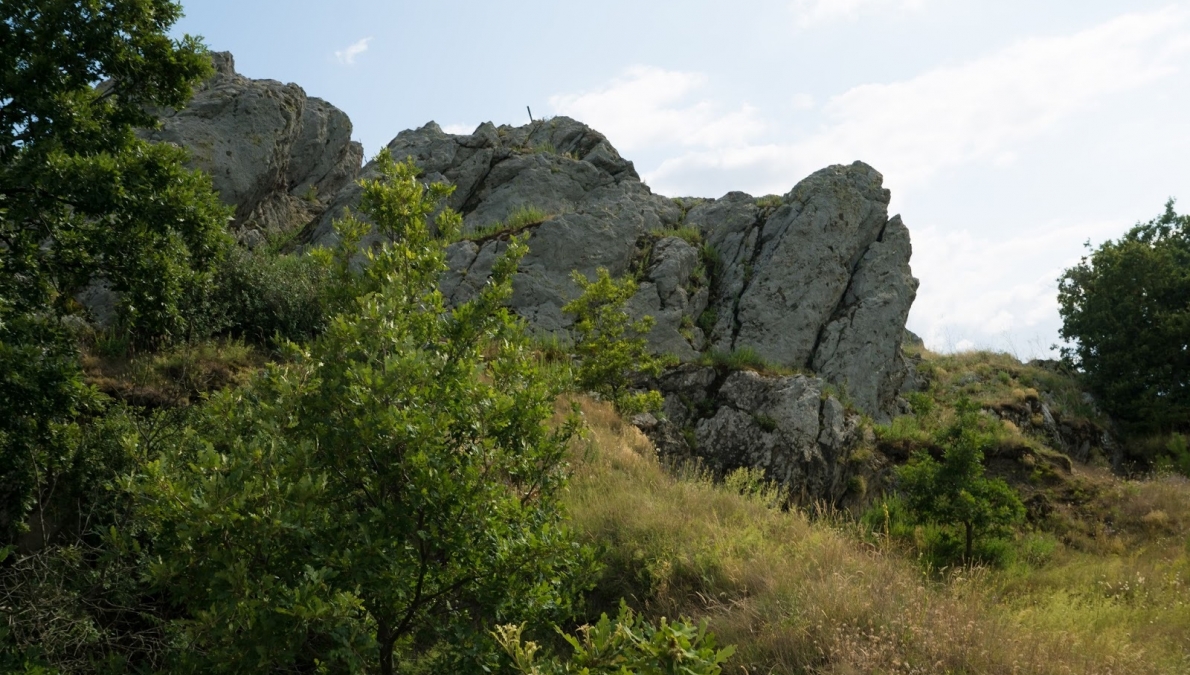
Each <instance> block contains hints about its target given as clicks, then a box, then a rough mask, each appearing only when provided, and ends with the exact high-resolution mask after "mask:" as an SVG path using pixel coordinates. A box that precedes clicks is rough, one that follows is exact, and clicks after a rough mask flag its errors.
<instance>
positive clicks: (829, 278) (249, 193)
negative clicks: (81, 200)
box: [154, 54, 917, 420]
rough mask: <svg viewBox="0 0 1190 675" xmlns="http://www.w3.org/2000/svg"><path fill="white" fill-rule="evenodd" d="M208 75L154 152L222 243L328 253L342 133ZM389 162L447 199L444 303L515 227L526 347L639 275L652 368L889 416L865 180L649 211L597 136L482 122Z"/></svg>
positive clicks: (889, 368) (635, 303)
mask: <svg viewBox="0 0 1190 675" xmlns="http://www.w3.org/2000/svg"><path fill="white" fill-rule="evenodd" d="M214 61H215V66H216V71H217V73H216V75H215V76H213V77H212V78H211V79H210V80H209V81H208V82H207V83H205V84H204V85H203V86H202V87H201V88H200V89H199V90H198V91H197V92H196V94H195V97H194V100H193V101H192V102H191V103H190V105H188V106H187V107H186V108H185V109H183V110H181V111H164V112H163V113H162V118H163V128H162V129H161V130H160V131H158V132H154V137H156V138H158V139H161V140H170V141H173V142H176V143H180V144H182V145H184V146H186V147H188V148H190V150H191V152H192V153H193V155H194V164H195V166H198V167H200V168H202V169H204V170H206V171H208V172H209V173H211V174H212V177H213V178H214V181H215V185H216V188H217V189H218V190H219V191H220V194H221V195H222V196H223V199H224V200H225V201H227V202H228V203H229V204H234V205H235V206H236V223H235V226H236V227H237V228H238V229H239V230H241V231H245V230H248V231H256V230H258V229H284V228H292V227H294V226H295V224H296V223H305V227H304V229H303V230H302V233H301V237H300V240H301V241H302V242H304V243H307V244H311V245H316V246H326V245H331V244H333V243H334V242H335V240H336V234H335V230H334V226H333V222H334V220H335V219H336V218H338V217H339V216H340V215H342V214H343V213H344V211H345V210H346V209H348V208H351V207H353V206H355V205H356V204H358V201H359V196H360V188H359V186H358V184H357V183H356V181H355V179H356V178H357V177H370V176H373V175H375V170H376V168H375V165H374V164H373V163H369V164H368V165H366V166H364V167H363V169H362V170H359V162H360V158H361V155H362V151H361V149H360V147H359V145H358V144H356V143H352V142H351V141H350V133H351V124H350V121H349V120H348V119H347V116H346V115H345V114H343V113H342V111H340V110H338V109H337V108H335V107H334V106H331V105H330V104H329V103H326V102H325V101H321V100H319V99H315V98H308V97H306V95H305V94H304V92H302V90H301V89H300V88H299V87H297V86H296V85H292V84H289V85H286V84H281V83H280V82H275V81H272V80H251V79H248V78H245V77H243V76H241V75H238V74H237V73H236V72H235V67H234V61H233V60H232V58H231V55H229V54H217V55H215V57H214ZM388 148H389V150H391V152H392V154H393V155H394V156H395V157H397V158H398V159H404V158H406V157H410V158H412V159H413V160H414V161H415V162H416V163H417V165H418V166H419V168H420V169H421V171H422V177H423V179H424V180H426V181H427V182H430V181H446V182H449V183H451V184H453V185H454V186H455V187H456V189H455V192H454V194H453V195H452V196H451V198H450V203H449V206H451V207H452V208H454V209H456V210H457V211H459V212H460V213H461V214H462V215H463V222H464V230H465V232H466V233H469V234H470V236H469V237H468V238H467V239H466V240H464V241H460V242H458V243H455V244H453V245H452V246H451V247H450V249H449V251H448V256H449V262H450V271H449V272H448V273H447V274H446V275H445V277H444V279H443V282H442V290H443V292H444V293H445V295H446V296H447V298H448V299H449V300H450V301H451V302H454V303H458V302H463V301H465V300H467V299H468V298H470V297H473V296H474V294H475V293H476V292H477V290H478V289H479V288H481V287H482V286H483V284H484V283H485V282H486V281H487V279H488V277H489V275H490V272H491V269H492V264H493V262H494V261H495V260H496V258H497V257H498V256H499V254H500V253H501V252H502V251H503V250H504V248H505V247H506V246H507V237H508V234H509V233H508V232H507V231H500V230H499V228H496V230H493V227H494V226H496V225H499V224H501V223H503V224H505V225H506V226H507V225H509V224H512V223H515V229H516V230H517V231H518V232H523V233H526V234H528V235H529V253H528V254H527V255H526V256H525V258H524V259H523V260H522V262H521V266H520V269H519V273H518V274H517V276H516V277H515V278H514V281H513V296H512V299H511V301H510V304H511V307H512V308H513V309H514V310H515V311H516V312H517V313H519V314H520V315H521V316H522V317H524V318H525V319H526V320H527V321H528V322H529V324H530V325H531V326H532V327H533V328H534V329H535V330H537V331H541V332H547V333H561V334H564V333H565V332H566V331H567V330H568V329H569V327H570V319H569V317H567V316H566V315H565V314H563V313H562V310H561V308H562V306H563V305H564V304H565V303H566V302H567V301H569V300H571V299H573V298H574V297H575V296H576V295H577V293H578V288H577V286H576V285H575V284H574V282H573V280H572V279H571V277H570V274H571V272H572V270H578V271H579V272H580V273H582V274H585V275H587V276H588V277H589V278H590V277H593V276H594V275H595V271H596V269H597V268H600V267H603V268H607V269H608V271H610V272H611V273H612V274H613V275H623V274H632V275H634V276H635V277H636V278H637V280H638V282H639V290H638V292H637V294H636V296H635V297H633V298H632V300H631V301H630V306H629V308H630V311H631V312H632V313H634V314H635V315H637V316H641V315H645V314H648V315H652V316H653V317H654V318H655V319H656V323H655V325H654V328H653V331H652V333H651V334H650V335H649V341H650V346H651V347H652V348H653V349H654V350H656V351H659V352H667V353H671V354H674V355H676V356H678V357H679V358H681V359H682V360H685V361H693V360H695V359H697V358H699V357H700V355H701V354H702V353H704V352H706V351H707V350H710V349H717V350H722V351H739V350H745V349H746V350H751V351H752V352H755V354H757V355H758V356H759V357H761V358H763V359H764V360H766V361H768V362H770V363H772V364H775V365H779V366H783V367H786V368H790V369H795V370H812V371H814V372H815V373H817V374H818V375H819V376H821V377H822V378H823V379H824V380H825V381H826V382H828V383H830V384H831V385H833V386H834V387H836V388H838V389H845V391H846V394H847V398H849V399H850V401H851V403H852V404H853V405H854V406H855V407H856V408H858V409H859V410H861V411H863V412H866V413H868V414H870V415H872V416H873V417H875V418H876V419H878V420H883V419H887V418H888V417H890V416H891V415H892V414H894V413H896V412H897V410H898V403H897V393H898V391H899V390H900V389H901V388H902V384H903V382H904V380H905V374H906V371H907V368H906V365H905V363H904V362H903V360H902V357H901V350H900V346H901V341H902V339H903V335H904V326H905V319H906V317H907V315H908V312H909V308H910V306H911V304H912V302H913V299H914V296H915V294H916V289H917V280H916V279H914V278H913V276H912V273H911V270H910V268H909V258H910V255H911V246H910V242H909V231H908V229H907V228H906V227H905V225H904V224H903V223H902V222H901V219H900V218H899V217H894V218H891V219H890V218H889V217H888V203H889V192H888V190H886V189H885V188H884V187H883V177H882V176H881V175H880V173H879V172H877V171H876V170H875V169H873V168H872V167H870V166H868V165H866V164H864V163H862V162H855V163H853V164H850V165H836V166H830V167H827V168H825V169H822V170H820V171H817V172H815V173H814V174H812V175H810V176H809V177H807V178H806V179H804V180H802V181H801V182H799V183H798V184H797V185H796V186H794V187H793V189H792V190H790V191H789V192H788V193H786V194H785V195H783V196H780V197H775V196H769V197H762V198H759V199H758V198H754V197H752V196H750V195H747V194H744V193H741V192H730V193H728V194H726V195H725V196H723V197H721V198H719V199H696V198H681V199H671V198H669V197H663V196H661V195H656V194H653V192H652V191H651V190H650V189H649V188H648V186H646V185H645V184H644V183H643V182H642V181H641V180H640V176H639V175H638V174H637V172H636V169H635V168H634V167H633V165H632V162H630V161H628V160H626V159H625V158H623V157H622V156H621V155H620V153H619V152H617V151H616V149H615V147H614V146H612V144H611V143H610V142H609V141H608V139H607V138H606V137H605V136H604V135H603V134H601V133H599V132H598V131H596V130H594V129H592V128H591V127H589V126H587V125H585V124H583V123H581V122H578V121H576V120H573V119H570V118H568V117H555V118H552V119H548V120H538V121H535V122H532V123H530V124H527V125H523V126H518V127H513V126H495V125H493V124H491V123H484V124H481V125H479V126H478V127H477V128H476V129H475V130H474V131H473V132H472V133H470V134H450V133H446V132H445V131H443V130H442V128H441V127H439V126H438V125H437V124H435V123H433V122H431V123H428V124H426V125H424V126H422V127H420V128H418V129H410V130H406V131H402V132H401V133H399V134H398V135H397V136H396V137H395V138H394V139H393V140H392V141H391V142H390V143H389V144H388ZM505 229H507V228H505ZM485 232H486V234H484V233H485ZM692 232H697V233H698V234H697V236H694V235H691V233H692ZM375 236H376V235H373V238H374V237H375ZM370 243H372V240H366V241H365V242H364V245H369V244H370Z"/></svg>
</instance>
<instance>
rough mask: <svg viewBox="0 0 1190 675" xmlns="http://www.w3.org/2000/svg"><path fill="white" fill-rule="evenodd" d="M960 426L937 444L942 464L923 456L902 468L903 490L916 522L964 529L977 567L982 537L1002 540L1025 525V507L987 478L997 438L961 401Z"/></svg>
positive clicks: (966, 554) (967, 553) (968, 556)
mask: <svg viewBox="0 0 1190 675" xmlns="http://www.w3.org/2000/svg"><path fill="white" fill-rule="evenodd" d="M956 412H957V415H958V418H957V420H956V421H955V423H954V424H952V425H950V426H949V427H948V428H946V429H944V430H943V431H942V433H941V434H939V438H938V439H937V440H938V441H939V442H940V444H941V445H942V446H943V447H944V448H945V452H944V454H943V457H942V461H941V462H939V461H936V460H935V459H934V458H932V457H931V456H930V455H929V454H928V453H925V452H920V451H919V452H917V453H915V454H914V457H913V459H912V460H911V461H910V463H909V464H906V465H905V466H902V467H900V468H899V469H897V478H898V481H899V488H900V491H901V493H902V494H903V495H904V500H905V504H906V506H907V507H908V509H909V511H910V514H911V516H912V518H913V519H914V520H916V521H918V522H920V523H926V524H932V525H937V526H941V527H944V528H953V527H958V528H961V532H962V535H961V537H960V539H961V540H962V542H963V551H962V556H963V560H965V561H967V562H971V561H972V560H973V558H972V554H973V552H974V544H975V540H976V538H977V537H984V536H989V535H990V536H993V537H994V536H998V535H1002V534H1004V533H1006V532H1008V531H1009V529H1010V528H1011V527H1012V526H1013V525H1016V524H1017V523H1019V522H1021V521H1022V520H1023V519H1024V516H1025V509H1024V506H1023V505H1022V504H1021V500H1020V498H1019V497H1017V495H1016V493H1015V492H1013V490H1012V488H1010V487H1009V486H1008V485H1007V484H1006V483H1005V482H1004V481H1003V480H1000V479H998V478H997V479H992V478H986V477H984V475H983V474H984V468H983V451H984V449H985V448H986V447H988V446H989V444H990V443H991V441H992V436H991V435H990V434H989V433H988V432H986V431H983V430H981V429H980V428H979V422H978V417H979V409H978V408H977V407H976V406H975V405H974V404H972V403H970V402H969V401H965V400H964V401H960V402H959V405H958V406H957V408H956Z"/></svg>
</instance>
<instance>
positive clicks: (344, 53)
mask: <svg viewBox="0 0 1190 675" xmlns="http://www.w3.org/2000/svg"><path fill="white" fill-rule="evenodd" d="M371 41H372V38H371V37H366V38H361V39H360V40H359V41H358V42H356V43H354V44H351V45H349V46H348V47H347V48H346V49H342V50H339V51H336V52H335V58H336V59H337V60H338V61H339V63H342V64H343V65H347V66H350V65H351V64H353V63H355V57H357V56H359V55H360V54H363V53H364V52H366V51H368V43H370V42H371Z"/></svg>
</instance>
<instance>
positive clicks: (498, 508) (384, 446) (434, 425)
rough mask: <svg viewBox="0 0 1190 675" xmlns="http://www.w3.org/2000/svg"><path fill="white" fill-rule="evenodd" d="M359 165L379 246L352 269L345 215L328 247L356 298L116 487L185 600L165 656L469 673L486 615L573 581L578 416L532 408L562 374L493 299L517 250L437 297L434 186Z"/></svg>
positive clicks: (585, 563)
mask: <svg viewBox="0 0 1190 675" xmlns="http://www.w3.org/2000/svg"><path fill="white" fill-rule="evenodd" d="M376 161H377V168H378V172H379V174H380V178H379V179H377V180H374V181H366V182H364V184H363V185H364V189H363V196H362V199H361V203H360V210H361V211H362V212H363V213H365V214H367V215H368V216H369V218H370V219H371V220H372V222H374V223H376V226H377V227H378V228H379V229H380V230H381V232H382V234H385V235H387V239H388V240H389V241H391V243H386V244H385V245H383V246H381V247H380V248H379V249H378V250H370V251H365V252H364V256H365V257H366V258H367V261H366V264H365V265H364V266H363V267H362V268H360V267H355V266H352V265H351V261H352V258H353V257H354V255H355V252H356V251H357V250H358V249H357V248H356V246H357V242H358V240H359V235H360V234H361V233H362V232H364V231H365V230H366V228H367V226H366V225H364V224H362V223H361V222H359V221H354V220H349V221H347V222H346V223H343V224H342V226H341V228H340V231H341V233H342V234H343V237H342V242H341V246H340V249H339V250H338V251H336V252H334V253H332V254H328V255H331V256H332V257H333V259H334V260H335V261H336V264H337V265H338V266H337V267H336V268H335V269H334V270H333V271H334V273H335V276H337V278H340V279H342V280H344V283H345V284H346V286H347V288H348V289H350V291H351V293H353V294H354V295H355V296H356V299H355V300H354V301H352V302H350V303H346V304H345V305H344V310H343V312H342V313H341V314H339V315H338V316H336V317H334V318H333V319H332V320H331V321H330V322H329V326H328V328H327V330H326V332H325V333H323V334H322V335H321V336H320V337H319V338H317V339H316V340H315V341H314V342H313V343H312V344H311V345H310V346H309V348H308V349H307V350H302V349H298V348H294V349H293V358H292V362H291V363H289V364H288V365H285V366H274V367H272V368H270V369H269V370H268V371H267V372H266V373H264V374H262V375H261V376H259V377H258V378H256V379H255V380H254V381H253V382H252V383H251V384H250V385H248V386H246V387H244V388H241V389H238V390H231V391H224V392H222V393H220V394H217V395H215V396H214V397H213V398H212V400H211V402H210V404H209V405H208V406H207V407H206V409H205V411H204V413H203V414H204V417H203V419H202V420H201V422H200V423H199V424H197V425H196V427H195V430H194V433H193V434H192V437H191V439H190V440H189V442H186V443H181V444H179V445H178V446H177V447H172V448H166V449H165V450H164V451H163V452H161V453H160V455H159V458H158V459H157V460H156V461H155V462H153V463H151V464H150V465H149V466H147V467H146V468H145V470H144V471H143V473H142V474H141V475H140V476H136V477H133V478H132V479H130V481H129V483H128V485H129V489H131V490H133V491H134V492H135V493H136V494H137V495H138V505H139V509H140V512H139V513H140V518H141V521H142V522H144V523H147V524H149V526H151V532H150V534H149V536H147V537H146V540H147V541H149V542H151V546H152V564H151V565H149V566H148V569H147V571H148V574H149V575H150V577H151V579H152V581H153V582H154V584H155V588H156V589H157V590H158V592H159V593H160V594H162V595H163V596H164V597H168V598H169V599H170V602H171V603H172V604H173V606H174V607H176V608H177V609H178V611H179V612H180V613H181V615H182V617H183V618H181V619H179V620H177V621H175V622H174V623H173V626H172V628H173V630H174V631H175V632H176V633H177V634H178V640H177V642H176V644H177V645H178V646H179V647H178V650H177V651H176V652H175V653H174V655H173V656H174V661H173V666H172V667H173V668H174V672H203V673H215V672H281V671H286V672H289V671H306V670H314V669H316V668H315V667H316V666H319V667H321V668H326V669H330V670H331V671H332V672H352V673H359V672H379V673H382V674H384V675H390V674H391V673H393V672H396V671H397V670H404V669H406V668H407V667H409V666H411V665H413V664H414V662H417V661H419V660H432V661H435V662H434V663H433V664H425V663H422V666H424V667H426V668H430V669H431V670H432V671H433V672H468V671H477V670H479V669H480V668H481V666H485V665H488V664H487V660H488V658H489V657H490V656H491V655H492V654H494V649H495V647H494V645H493V644H491V641H490V636H489V635H488V634H487V632H486V631H484V630H482V627H483V626H490V625H493V624H495V623H496V622H497V621H498V620H508V619H515V620H527V621H532V622H536V623H539V624H540V623H543V622H545V621H547V620H562V619H564V618H565V617H566V615H567V613H568V612H569V611H570V606H571V602H572V600H573V599H574V598H575V597H576V596H577V594H578V592H579V591H581V590H582V588H583V587H584V584H585V579H586V578H587V574H588V570H589V565H590V564H591V563H590V561H591V556H590V554H589V553H588V552H587V551H586V550H585V549H583V548H580V547H579V546H578V545H576V544H575V543H573V542H572V540H571V538H570V536H569V534H568V533H567V531H566V530H565V529H564V527H563V524H562V513H561V510H560V506H559V503H558V499H559V493H560V491H561V489H562V488H563V486H564V483H565V479H566V465H565V463H564V461H563V456H564V454H565V452H566V448H567V445H568V442H569V440H570V438H571V436H572V434H573V433H574V432H575V430H576V428H577V421H576V420H575V419H574V418H573V417H572V418H571V419H570V420H568V421H566V422H565V423H563V424H561V425H560V426H558V427H556V428H553V429H551V427H549V426H548V425H547V424H546V422H547V421H548V420H550V419H551V417H552V416H553V414H554V400H555V397H556V395H557V394H558V393H559V392H558V391H556V390H555V389H553V388H552V387H550V386H549V385H548V384H547V382H546V381H545V379H544V377H543V375H542V373H541V371H540V369H539V367H538V364H537V359H536V356H535V354H534V353H533V351H532V348H531V343H530V341H529V340H528V338H527V337H526V336H525V333H524V327H523V325H522V324H521V322H520V321H519V320H517V319H515V318H514V317H513V316H512V315H511V314H510V313H509V312H508V310H507V309H506V308H505V306H504V303H505V301H506V299H507V297H508V295H509V294H510V293H511V279H512V275H513V274H514V273H515V271H516V268H517V264H518V261H519V258H520V257H521V256H522V255H523V254H524V252H525V250H526V246H525V244H524V242H523V241H521V240H518V239H515V238H514V239H513V240H512V241H511V242H510V244H509V247H508V252H507V253H506V254H505V255H504V256H502V257H501V258H500V259H499V260H498V261H497V262H496V264H495V265H494V268H493V272H492V279H491V282H490V283H489V284H487V285H486V286H485V287H484V289H483V290H482V291H481V292H480V294H479V295H478V296H477V297H476V298H475V299H473V300H472V301H470V302H468V303H465V304H463V305H460V306H458V307H456V308H454V309H447V308H446V307H445V304H444V300H443V297H442V295H441V293H440V292H439V291H438V280H439V277H440V275H441V274H442V272H443V271H444V270H445V269H446V256H445V246H446V242H447V241H449V239H450V237H451V236H452V234H455V233H457V229H458V225H459V218H458V216H457V215H455V214H454V213H453V212H451V211H450V210H449V209H446V210H443V211H442V212H439V213H438V215H437V220H436V223H435V224H436V226H437V229H438V231H439V232H440V233H441V234H442V238H438V237H436V236H435V235H434V234H433V233H432V232H431V228H430V226H429V223H428V222H427V219H428V217H429V216H430V214H432V213H434V212H436V210H437V206H438V204H439V203H440V201H441V199H443V198H445V197H446V196H447V195H448V194H449V189H448V188H447V187H445V186H443V185H438V184H435V185H432V186H430V187H429V188H428V189H427V188H425V187H423V185H422V184H421V182H420V181H419V180H418V179H417V169H416V167H415V166H414V165H413V164H412V162H408V163H402V164H397V163H395V162H393V160H392V159H391V157H390V156H389V155H388V154H387V152H385V153H382V154H381V155H380V156H379V157H378V159H377V160H376ZM344 292H345V293H346V292H347V291H344Z"/></svg>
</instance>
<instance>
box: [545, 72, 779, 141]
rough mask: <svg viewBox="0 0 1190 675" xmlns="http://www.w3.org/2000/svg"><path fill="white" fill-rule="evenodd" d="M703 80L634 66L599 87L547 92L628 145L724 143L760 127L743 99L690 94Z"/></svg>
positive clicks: (561, 107)
mask: <svg viewBox="0 0 1190 675" xmlns="http://www.w3.org/2000/svg"><path fill="white" fill-rule="evenodd" d="M706 83H707V78H706V77H705V76H704V75H702V74H700V73H689V72H679V71H672V70H663V69H661V68H653V67H648V66H634V67H631V68H628V69H627V70H626V71H625V72H624V74H623V75H622V76H620V77H618V78H616V79H614V80H612V81H611V82H610V83H608V84H607V85H605V86H603V87H600V88H597V89H594V90H591V91H586V92H581V93H577V94H559V95H556V96H551V97H550V99H549V102H550V106H551V107H552V108H553V109H554V112H555V113H557V114H559V115H569V116H571V117H575V118H577V119H580V120H582V121H584V122H586V123H587V124H590V125H591V126H593V127H595V128H596V129H599V130H600V131H602V132H603V133H604V134H606V135H607V136H608V138H610V139H611V140H612V143H613V144H615V146H616V147H617V148H619V149H620V150H627V151H632V150H636V149H640V148H643V147H650V146H657V145H670V144H674V145H680V146H694V147H703V148H719V147H728V146H733V145H740V144H744V143H747V142H749V141H751V140H753V139H754V138H756V137H757V136H758V135H759V134H760V133H761V132H763V131H764V129H765V125H764V124H763V123H762V122H761V121H760V118H759V116H758V113H757V110H756V109H755V108H753V107H752V106H750V105H748V104H747V103H744V104H741V105H739V106H738V107H735V108H734V109H728V108H725V107H724V106H721V105H718V104H716V103H713V102H711V101H707V100H697V99H694V97H693V95H694V94H695V93H697V92H698V91H699V90H700V89H702V88H703V87H704V86H705V85H706Z"/></svg>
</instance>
